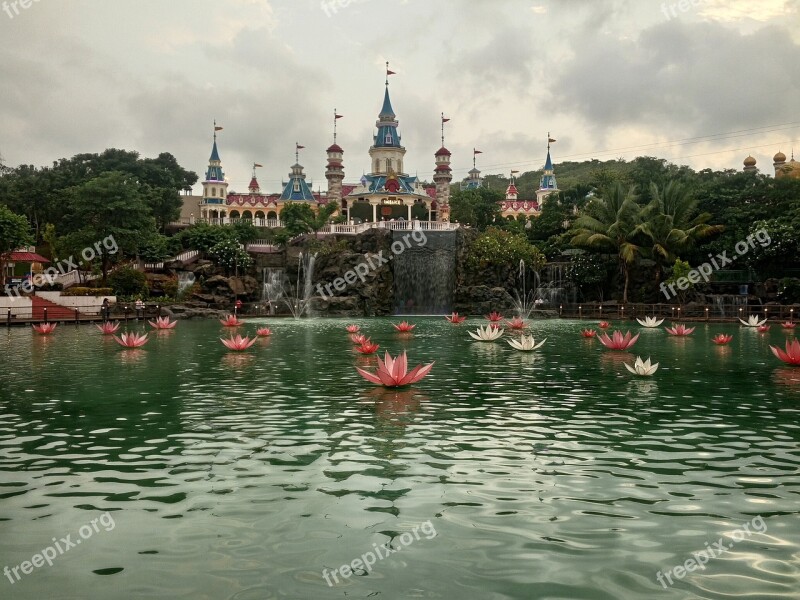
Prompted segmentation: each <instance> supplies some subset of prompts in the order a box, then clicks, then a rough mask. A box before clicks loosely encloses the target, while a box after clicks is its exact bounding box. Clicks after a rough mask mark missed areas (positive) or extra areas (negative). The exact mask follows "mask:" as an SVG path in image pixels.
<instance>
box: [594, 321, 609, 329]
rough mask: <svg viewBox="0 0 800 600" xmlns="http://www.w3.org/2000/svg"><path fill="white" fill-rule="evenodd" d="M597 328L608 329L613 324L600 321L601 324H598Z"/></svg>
mask: <svg viewBox="0 0 800 600" xmlns="http://www.w3.org/2000/svg"><path fill="white" fill-rule="evenodd" d="M597 326H598V327H599V328H600V329H608V328H609V327H611V323H609V322H608V321H600V322H599V323H598V324H597Z"/></svg>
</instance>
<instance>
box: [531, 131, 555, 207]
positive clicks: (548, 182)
mask: <svg viewBox="0 0 800 600" xmlns="http://www.w3.org/2000/svg"><path fill="white" fill-rule="evenodd" d="M552 142H555V140H554V139H553V138H551V137H550V134H549V133H548V134H547V160H545V163H544V172H543V173H542V179H541V180H540V181H539V189H538V190H536V200H537V201H538V203H539V206H541V205H542V204H544V201H545V199H546V198H547V197H548V196H549V195H550V194H553V193H555V192H558V191H559V190H558V183H557V182H556V173H555V169H553V160H552V159H551V158H550V144H551V143H552Z"/></svg>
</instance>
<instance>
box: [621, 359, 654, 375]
mask: <svg viewBox="0 0 800 600" xmlns="http://www.w3.org/2000/svg"><path fill="white" fill-rule="evenodd" d="M623 364H624V365H625V368H626V369H628V371H630V372H631V373H633V374H634V375H641V376H643V377H649V376H650V375H652V374H653V373H655V372H656V371H657V370H658V363H655V364H652V365H651V364H650V357H649V356H648V357H647V360H642V357H641V356H637V357H636V361H635V362H634V363H633V366H630V365H629V364H628V363H623Z"/></svg>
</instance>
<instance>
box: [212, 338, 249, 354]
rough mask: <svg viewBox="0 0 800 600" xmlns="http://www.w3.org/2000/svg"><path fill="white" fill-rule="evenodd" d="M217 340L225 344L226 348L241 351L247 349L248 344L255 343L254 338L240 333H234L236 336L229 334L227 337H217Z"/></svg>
mask: <svg viewBox="0 0 800 600" xmlns="http://www.w3.org/2000/svg"><path fill="white" fill-rule="evenodd" d="M219 341H220V342H222V343H223V344H225V347H226V348H228V350H234V351H236V352H241V351H242V350H247V349H248V348H249V347H250V346H252V345H253V344H255V343H256V338H253V339H252V340H251V339H250V338H249V337H242V336H241V334H236V337H234V336H233V335H231V337H230V338H229V339H227V340H226V339H223V338H219Z"/></svg>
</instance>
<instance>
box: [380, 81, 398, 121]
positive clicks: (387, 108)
mask: <svg viewBox="0 0 800 600" xmlns="http://www.w3.org/2000/svg"><path fill="white" fill-rule="evenodd" d="M378 116H379V117H381V118H383V117H391V118H392V119H393V118H394V117H395V114H394V109H392V101H391V100H389V86H386V92H384V94H383V108H381V114H380V115H378Z"/></svg>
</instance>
